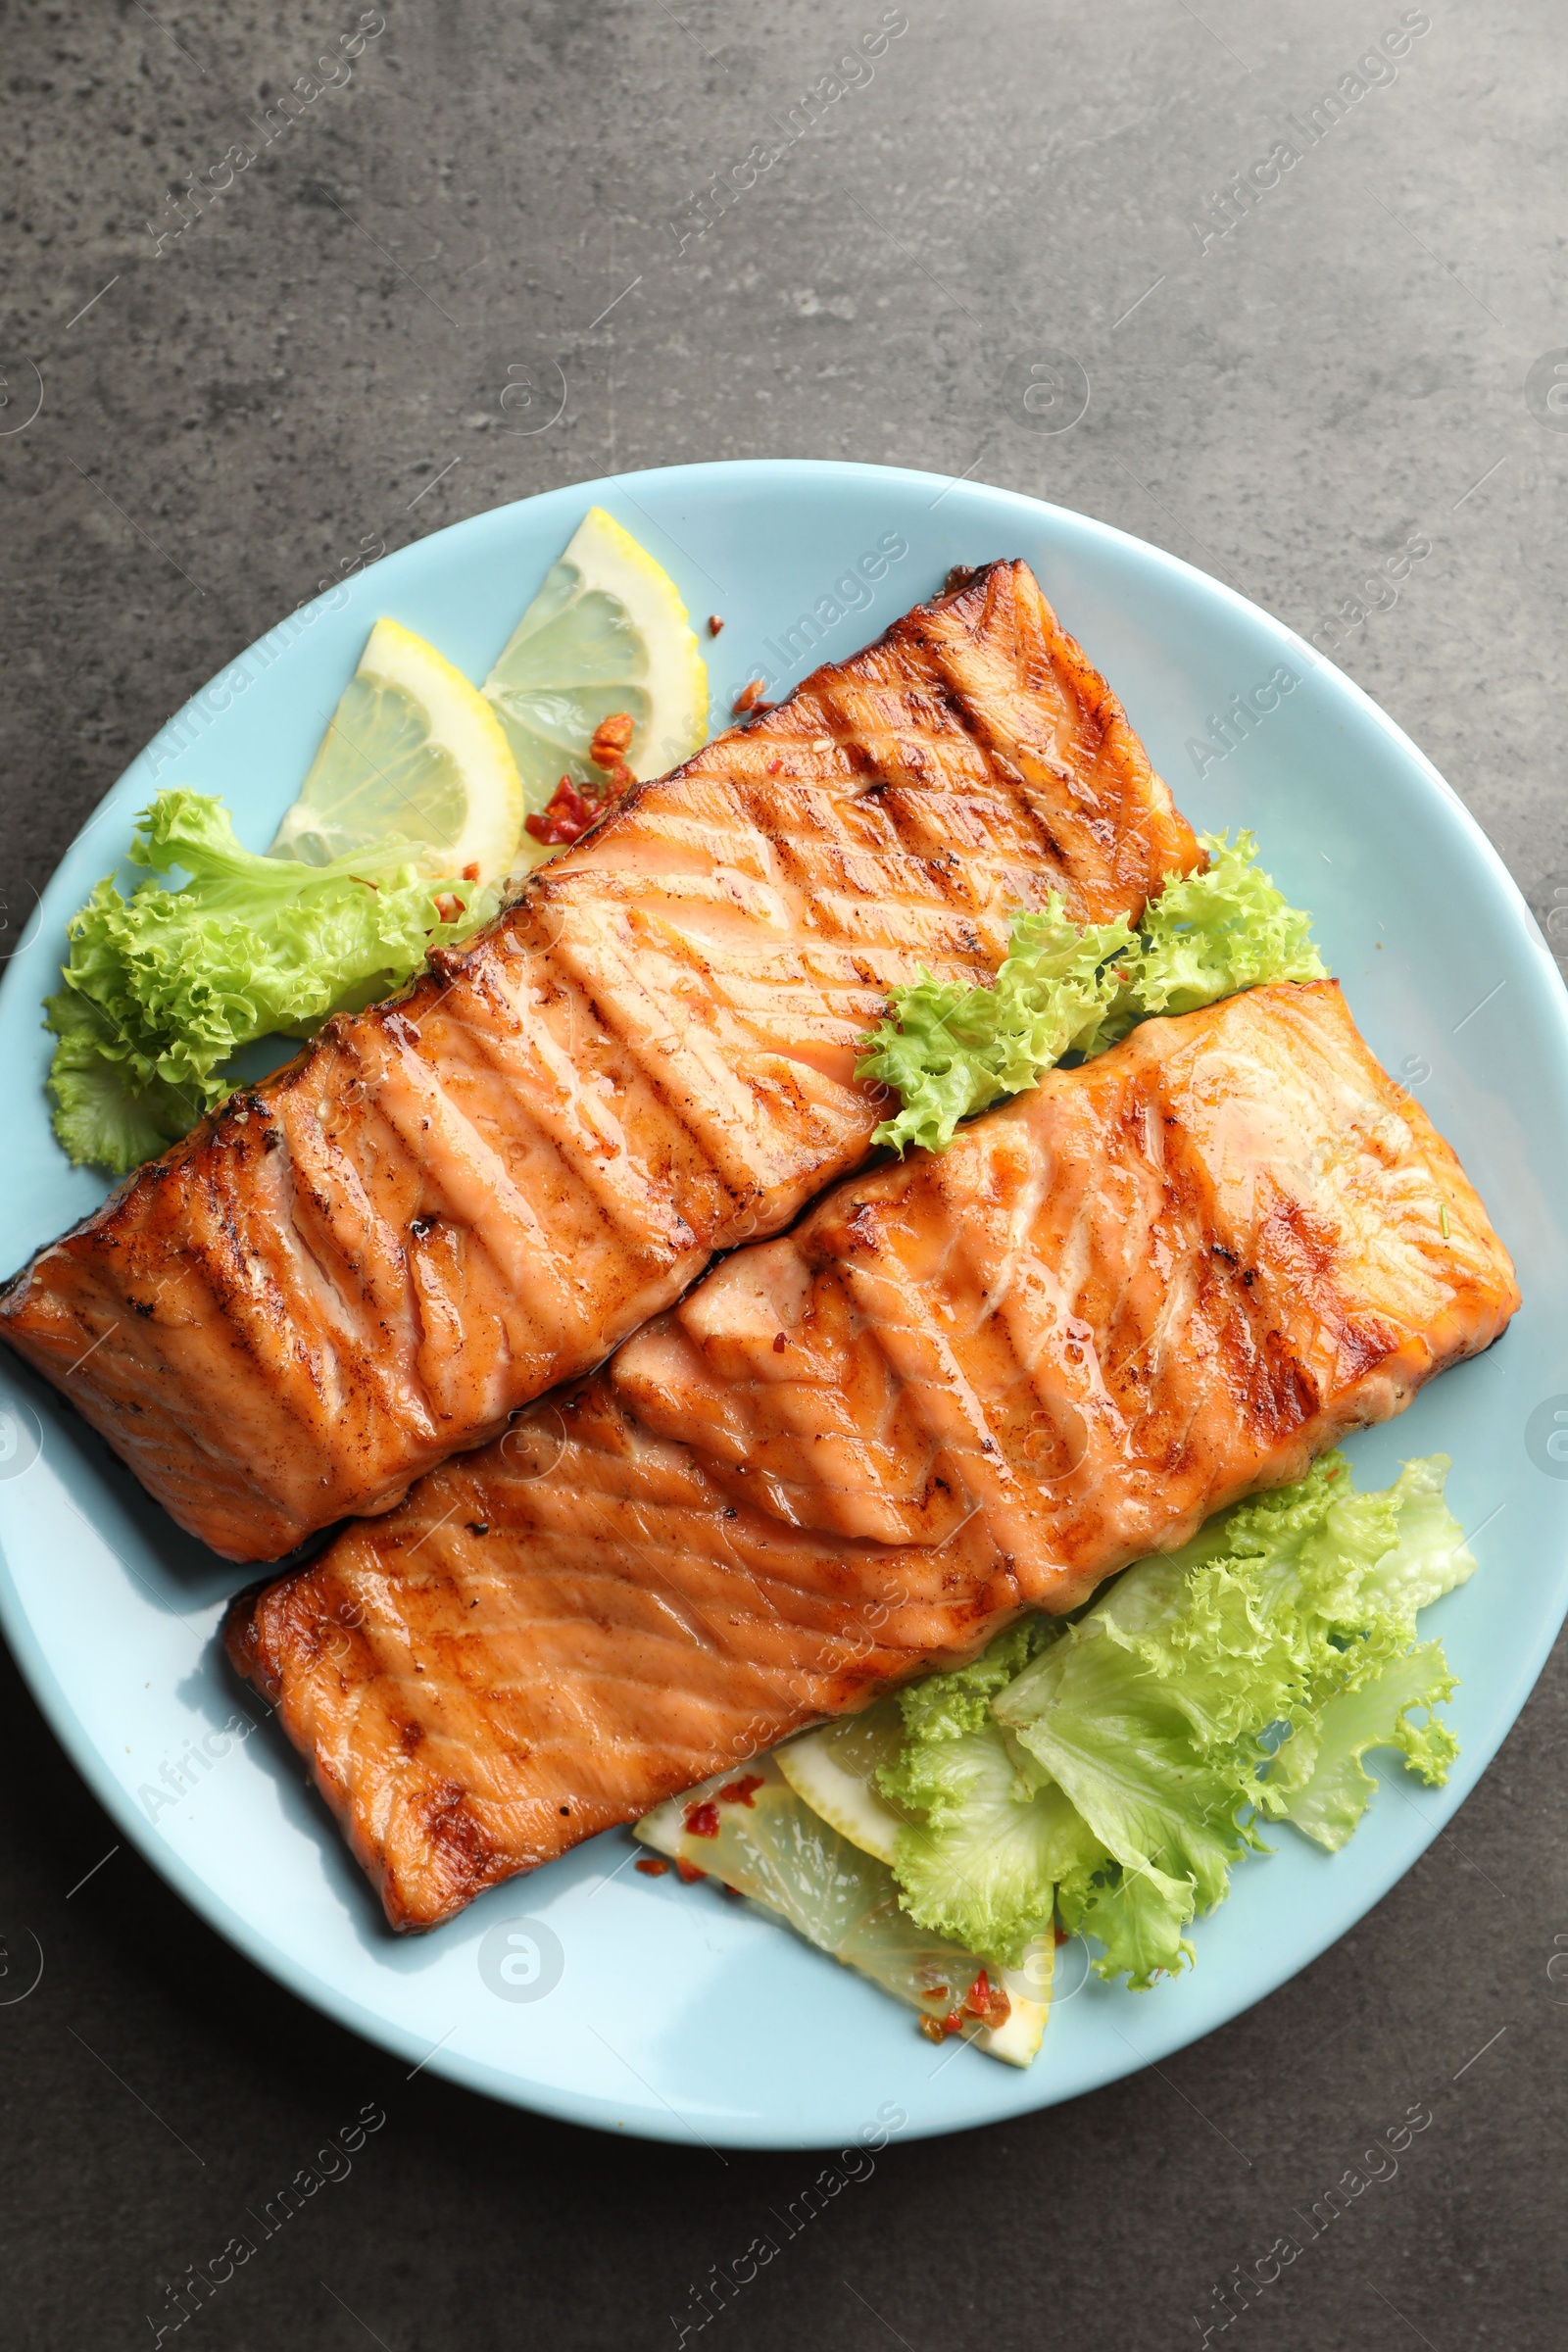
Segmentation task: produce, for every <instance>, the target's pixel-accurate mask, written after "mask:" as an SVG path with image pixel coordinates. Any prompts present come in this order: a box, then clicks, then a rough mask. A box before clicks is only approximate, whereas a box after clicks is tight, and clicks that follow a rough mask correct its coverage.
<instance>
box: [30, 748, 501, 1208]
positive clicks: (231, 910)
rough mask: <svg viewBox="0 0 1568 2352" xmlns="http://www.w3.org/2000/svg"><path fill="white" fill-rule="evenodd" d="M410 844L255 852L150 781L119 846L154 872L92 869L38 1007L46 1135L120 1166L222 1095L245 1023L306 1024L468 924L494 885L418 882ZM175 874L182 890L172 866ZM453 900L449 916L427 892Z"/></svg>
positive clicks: (406, 969)
mask: <svg viewBox="0 0 1568 2352" xmlns="http://www.w3.org/2000/svg"><path fill="white" fill-rule="evenodd" d="M418 854H419V853H418V851H417V848H416V847H415V845H413V844H412V843H409V842H404V841H388V842H383V843H378V844H377V845H376V846H375V847H374V848H373V849H370V850H368V851H366V852H360V853H356V855H355V856H354V857H353V858H341V859H339V860H338V861H337V862H336V863H335V864H331V865H319V866H313V865H304V864H297V863H295V862H293V861H292V860H287V859H283V858H261V857H257V856H256V855H255V854H254V853H253V852H252V851H250V850H246V849H244V848H242V847H241V845H240V844H239V842H238V841H237V840H236V839H235V837H234V829H233V826H232V824H231V822H230V820H229V815H228V811H227V809H225V808H224V807H223V805H222V803H221V801H219V800H216V799H209V798H207V797H205V796H204V795H202V794H200V793H194V792H187V791H183V790H176V791H172V792H165V793H160V795H159V797H158V799H157V800H156V801H155V802H154V803H153V804H152V806H151V807H150V808H149V809H144V810H143V812H142V814H141V816H140V817H139V818H138V819H137V827H136V838H135V840H134V841H133V842H132V844H131V847H130V850H129V852H128V856H129V858H130V861H131V863H132V864H134V865H140V866H145V867H147V868H149V869H150V871H151V873H152V874H154V875H156V876H157V877H159V878H158V879H156V880H150V881H147V882H144V883H142V884H141V885H140V886H139V887H138V888H137V889H136V890H135V891H134V892H133V893H132V894H131V896H130V897H129V898H128V899H123V898H122V897H121V895H120V893H119V891H118V890H117V889H116V887H115V884H114V881H113V879H112V878H111V879H106V880H105V881H102V882H100V883H99V885H98V887H97V889H96V890H95V891H94V892H93V894H92V896H91V898H90V899H89V900H88V901H87V904H86V906H85V907H82V908H81V909H80V910H79V912H78V913H76V914H75V915H73V918H72V921H71V925H70V933H69V936H70V943H71V945H70V956H69V957H68V960H67V962H66V964H65V966H64V968H63V970H62V973H61V979H62V982H63V983H64V985H63V986H62V987H61V989H60V990H59V991H58V993H57V994H56V995H54V996H53V997H51V998H49V999H48V1001H47V1003H46V1005H45V1018H46V1025H47V1026H48V1027H49V1028H50V1029H52V1030H53V1031H54V1032H55V1035H56V1036H57V1037H58V1039H59V1041H60V1042H59V1044H58V1045H57V1047H56V1049H55V1055H54V1062H53V1065H52V1067H51V1070H50V1074H49V1090H50V1093H51V1094H52V1096H53V1097H54V1103H55V1111H54V1125H55V1133H56V1135H57V1136H58V1137H59V1139H60V1141H61V1143H62V1144H63V1145H64V1147H65V1149H66V1152H67V1153H68V1154H69V1155H70V1157H71V1158H72V1159H73V1160H74V1161H76V1162H77V1163H78V1164H79V1163H81V1162H83V1161H87V1160H95V1161H97V1162H99V1163H100V1164H101V1165H103V1166H105V1167H108V1168H112V1169H114V1171H115V1172H116V1173H117V1174H119V1175H123V1174H125V1173H126V1172H127V1170H129V1169H130V1168H133V1167H135V1166H137V1165H138V1164H139V1163H140V1162H141V1161H142V1160H143V1159H146V1158H148V1157H149V1156H151V1155H152V1154H153V1153H154V1152H161V1151H163V1150H165V1149H166V1147H167V1146H168V1145H169V1144H171V1143H173V1142H175V1141H176V1140H177V1139H178V1137H180V1136H181V1135H184V1134H185V1133H187V1132H188V1130H189V1129H190V1128H192V1127H193V1126H195V1124H196V1122H197V1120H198V1119H200V1118H201V1117H202V1116H203V1114H204V1113H205V1112H206V1111H208V1110H210V1109H211V1108H212V1107H213V1105H214V1104H215V1103H218V1102H220V1101H221V1098H222V1097H223V1096H224V1095H225V1094H226V1093H227V1092H228V1090H229V1084H230V1081H229V1080H227V1079H226V1078H225V1077H224V1076H223V1071H222V1065H223V1064H224V1063H225V1062H226V1061H227V1060H228V1058H229V1056H230V1055H231V1054H234V1053H235V1052H236V1051H237V1050H238V1049H239V1048H240V1047H241V1046H244V1045H248V1044H249V1043H250V1042H251V1041H252V1040H253V1039H254V1038H258V1037H267V1036H272V1035H276V1034H281V1035H283V1036H286V1037H308V1036H310V1035H311V1033H312V1032H313V1031H314V1030H315V1029H316V1028H317V1027H319V1024H320V1022H321V1021H322V1020H324V1019H325V1017H326V1015H327V1014H328V1013H330V1012H340V1011H352V1010H357V1009H358V1008H360V1007H361V1006H363V1005H368V1004H371V1003H372V1002H373V1001H374V1000H375V999H376V998H377V997H381V996H385V995H387V994H388V993H389V992H390V991H391V990H393V989H395V988H399V987H401V986H402V984H403V982H404V981H406V980H407V979H409V978H410V976H411V975H412V974H413V973H415V972H417V970H418V969H419V966H420V965H421V964H422V963H423V961H424V958H425V956H426V954H427V953H428V951H429V950H430V949H431V948H432V947H435V946H438V945H441V944H442V943H444V942H448V941H452V940H456V939H460V938H463V937H465V936H466V934H467V933H468V932H469V931H471V930H472V929H473V928H474V927H475V926H476V925H477V924H478V923H480V922H482V921H484V920H485V919H486V917H487V916H488V915H489V914H490V913H491V912H492V911H493V909H494V907H495V904H496V894H495V892H494V891H480V890H476V889H475V888H474V887H473V886H472V885H471V884H469V883H467V882H465V881H463V880H461V879H457V878H452V879H448V880H444V881H443V880H441V879H436V880H432V879H431V878H430V877H429V876H428V875H426V874H421V873H420V872H419V871H418V867H417V857H418ZM176 872H180V873H183V874H185V875H186V876H187V877H188V879H187V880H186V881H185V882H184V883H183V884H182V885H181V886H180V887H179V888H177V889H176V888H173V887H172V886H171V883H170V880H169V877H171V876H172V875H173V874H174V873H176ZM448 892H449V893H451V894H452V895H453V897H455V898H456V899H458V900H459V901H461V902H462V911H461V914H460V915H459V916H458V917H457V919H455V920H451V921H448V920H446V919H444V918H443V915H442V912H441V908H440V907H439V906H438V905H437V899H438V897H439V896H440V895H441V894H442V893H448Z"/></svg>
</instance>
